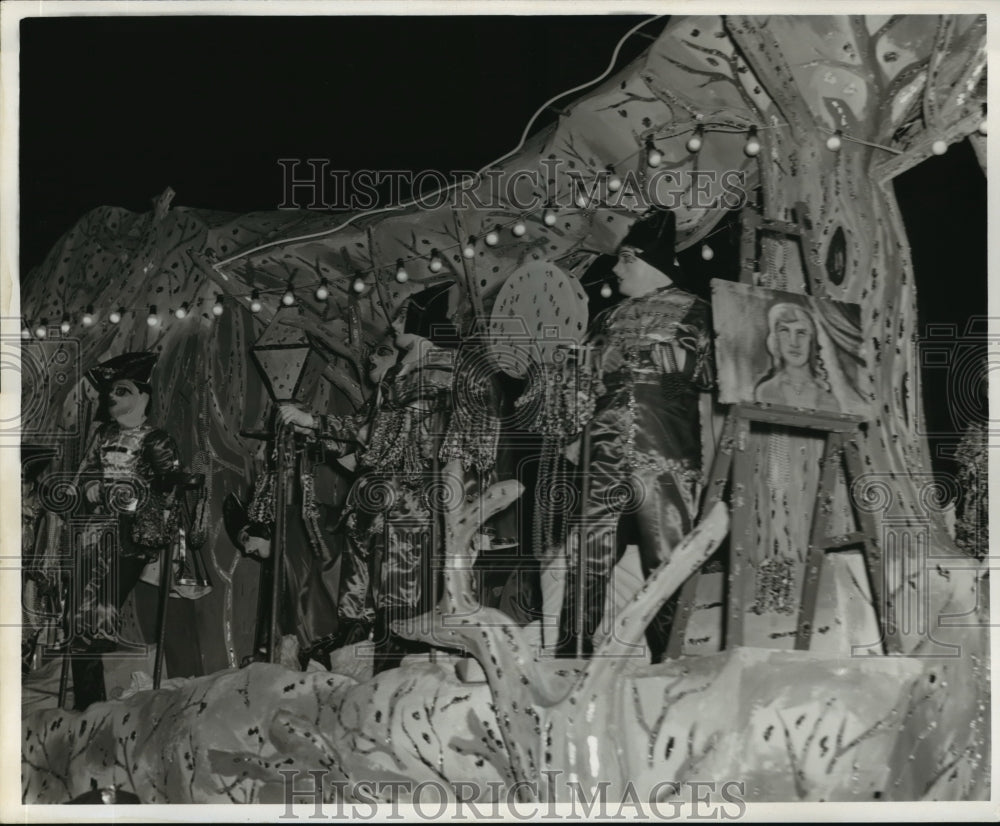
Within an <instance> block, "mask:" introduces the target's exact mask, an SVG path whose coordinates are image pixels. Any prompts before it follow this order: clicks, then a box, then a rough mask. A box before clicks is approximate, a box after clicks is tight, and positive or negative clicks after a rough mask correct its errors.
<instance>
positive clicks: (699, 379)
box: [557, 285, 713, 662]
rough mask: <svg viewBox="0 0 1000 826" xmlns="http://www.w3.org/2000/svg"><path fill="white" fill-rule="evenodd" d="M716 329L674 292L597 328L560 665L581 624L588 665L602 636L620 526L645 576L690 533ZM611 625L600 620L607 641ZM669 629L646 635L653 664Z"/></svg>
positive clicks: (624, 310) (620, 544)
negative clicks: (594, 390) (631, 536)
mask: <svg viewBox="0 0 1000 826" xmlns="http://www.w3.org/2000/svg"><path fill="white" fill-rule="evenodd" d="M710 329H711V328H710V321H709V306H708V304H707V303H706V302H704V301H702V300H701V299H700V298H697V297H696V296H694V295H692V294H691V293H688V292H686V291H684V290H681V289H679V288H677V287H674V286H672V285H671V286H667V287H662V288H660V289H658V290H655V291H653V292H652V293H648V294H646V295H643V296H638V297H635V298H630V299H626V300H625V301H623V302H622V303H621V304H618V305H617V306H615V307H613V308H612V309H610V310H608V311H607V312H606V313H604V314H602V315H601V316H599V317H598V318H597V320H596V321H595V323H594V330H593V333H592V334H591V339H592V341H593V342H594V344H595V345H596V346H597V347H598V348H599V368H598V369H599V370H600V377H601V382H602V383H603V390H599V391H598V397H597V399H596V405H595V409H594V415H593V418H592V420H591V423H590V453H589V461H588V463H587V467H586V472H587V473H588V474H589V491H588V496H587V500H586V502H585V503H584V507H583V514H584V516H583V524H582V530H583V532H584V534H585V535H586V537H587V542H586V553H585V560H584V562H583V570H584V575H583V583H582V589H581V587H580V580H579V573H578V571H579V559H578V556H577V554H578V552H576V551H575V548H576V547H578V546H577V545H576V544H575V542H574V534H576V536H579V532H578V531H571V535H570V541H569V543H568V553H567V555H566V564H567V577H566V588H565V596H564V599H563V609H562V615H561V618H560V639H559V644H558V645H557V652H558V653H559V655H560V656H570V657H572V656H575V654H576V651H577V630H576V629H577V628H578V625H579V621H580V620H581V619H582V633H583V641H582V651H583V653H584V654H585V655H589V654H591V653H592V652H593V646H594V639H595V635H597V636H601V633H599V632H601V626H602V622H601V621H602V617H603V614H604V605H605V597H606V592H607V583H608V579H609V577H610V575H611V571H612V568H613V567H614V565H615V564H616V563H617V561H618V560H619V559H620V557H621V554H622V553H623V552H624V548H625V541H624V534H623V532H622V530H621V524H620V523H621V521H622V517H623V516H627V517H633V518H634V522H635V528H636V530H637V539H638V545H639V554H640V558H641V561H642V568H643V573H644V576H648V575H649V574H650V572H651V571H653V570H654V569H655V568H657V567H659V565H660V564H661V563H662V562H664V561H666V560H667V559H669V557H670V553H671V550H672V549H673V548H674V547H675V546H676V545H677V543H678V542H679V541H680V540H681V538H682V537H684V536H685V535H686V534H687V533H689V532H690V530H691V528H692V526H693V524H694V520H695V518H696V513H697V507H698V501H699V498H700V493H701V487H702V478H701V467H700V465H701V432H700V420H699V412H698V393H699V391H700V390H703V389H708V388H709V387H710V386H711V384H712V381H713V370H712V363H711V355H710V354H711V339H710V335H709V330H710ZM578 527H579V526H578ZM581 596H582V611H581V610H580V608H581V604H580V597H581ZM612 619H613V618H611V617H606V618H604V623H603V626H604V633H606V632H607V630H608V629H610V627H611V620H612ZM668 622H669V615H668V614H667V612H666V611H664V609H661V610H660V612H659V614H658V615H657V616H656V618H654V620H653V622H652V623H651V624H650V626H649V629H648V630H647V639H648V641H649V643H650V647H651V655H652V659H653V661H654V662H656V661H657V660H658V659H659V657H660V656H661V655H662V653H663V650H664V649H665V647H666V641H667V637H668V631H669V628H668Z"/></svg>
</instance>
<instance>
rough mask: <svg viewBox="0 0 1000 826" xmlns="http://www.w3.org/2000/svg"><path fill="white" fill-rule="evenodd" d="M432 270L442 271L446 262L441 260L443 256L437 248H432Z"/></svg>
mask: <svg viewBox="0 0 1000 826" xmlns="http://www.w3.org/2000/svg"><path fill="white" fill-rule="evenodd" d="M429 266H430V270H431V272H441V268H442V267H444V263H443V262H442V261H441V256H440V255H439V254H438V251H437V250H431V263H430V265H429Z"/></svg>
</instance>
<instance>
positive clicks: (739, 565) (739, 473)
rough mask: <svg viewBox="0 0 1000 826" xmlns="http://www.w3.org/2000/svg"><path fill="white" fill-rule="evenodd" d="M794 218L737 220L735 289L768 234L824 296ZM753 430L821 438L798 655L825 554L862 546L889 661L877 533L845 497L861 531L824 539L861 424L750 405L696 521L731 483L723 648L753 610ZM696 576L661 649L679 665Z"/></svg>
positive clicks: (805, 225) (852, 464) (728, 431)
mask: <svg viewBox="0 0 1000 826" xmlns="http://www.w3.org/2000/svg"><path fill="white" fill-rule="evenodd" d="M794 212H795V216H794V218H795V220H793V221H778V220H773V219H767V218H764V217H762V216H761V215H760V214H759V213H758V212H757V211H756V210H755V209H753V208H752V207H747V208H746V209H744V210H743V212H742V215H741V223H742V227H743V231H742V234H741V237H740V262H741V265H740V281H741V282H742V283H744V284H753V280H754V279H753V273H754V270H755V269H756V248H757V240H758V234H759V233H760V232H767V233H771V234H775V235H779V236H784V237H785V238H786V239H789V240H791V241H793V242H795V243H796V244H797V246H798V247H799V252H800V254H801V257H802V266H803V271H804V273H805V276H806V282H807V285H808V287H809V289H810V292H811V293H812V294H813V295H814V296H818V297H821V296H823V295H825V292H826V290H825V287H824V285H823V280H822V273H821V272H820V269H819V265H818V263H817V262H816V261H815V260H814V259H813V258H812V256H810V255H809V251H808V249H807V248H806V246H807V245H806V241H807V238H808V232H809V230H810V229H811V226H812V225H811V223H810V221H809V215H808V210H807V208H806V205H805V204H804V203H801V202H799V203H796V205H795V210H794ZM753 422H757V423H761V424H769V425H778V426H781V427H791V428H797V429H800V430H808V431H813V432H816V433H826V443H825V447H824V451H823V459H822V470H821V473H820V481H819V486H818V488H817V491H816V500H815V504H814V508H813V514H812V524H811V526H810V531H809V547H808V552H807V557H806V568H805V577H804V580H803V586H802V597H801V601H800V603H799V611H798V622H797V627H796V635H795V648H796V650H808V648H809V643H810V641H811V639H812V633H813V626H814V622H815V617H816V602H817V598H818V595H819V581H820V574H821V573H822V569H823V563H824V560H825V558H826V553H827V552H828V551H832V550H842V549H844V548H850V547H857V546H861V548H862V553H863V555H864V559H865V567H866V570H867V572H868V580H869V585H870V587H871V594H872V597H873V602H874V606H875V613H876V616H877V617H878V620H879V624H880V625H881V627H882V629H883V634H884V641H885V647H886V651H887V653H895V652H898V651H900V650H901V642H900V638H899V631H898V629H897V628H896V627H895V623H887V622H886V617H884V616H882V615H881V614H882V610H883V607H884V606H885V602H884V596H883V595H884V586H885V583H884V574H883V570H882V558H881V550H880V548H879V545H878V543H877V542H876V541H875V536H876V527H875V522H874V519H873V518H872V514H871V513H869V512H867V511H865V510H863V509H861V508H858V507H857V504H856V503H855V502H854V501H853V499H851V497H850V496H848V499H849V500H850V506H851V509H852V511H853V513H854V517H855V520H856V522H857V525H858V526H859V528H860V530H858V531H855V532H853V533H849V534H845V535H840V536H828V535H827V522H828V519H827V518H826V517H827V515H828V514H829V513H830V512H831V510H832V501H833V493H834V487H835V485H836V482H837V468H838V467H840V466H843V467H844V471H845V476H844V478H845V480H846V481H847V485H848V490H850V486H851V481H852V480H853V479H857V478H859V477H860V476H861V475H862V473H863V466H862V462H861V459H860V456H859V453H858V445H857V441H856V436H857V434H858V432H859V427H860V426H861V425H862V423H863V419H862V417H860V416H849V415H846V414H838V413H821V412H814V411H802V410H797V409H794V408H783V407H780V406H777V405H756V404H736V405H733V406H732V407H731V408H730V410H729V413H728V414H727V416H726V422H725V425H724V427H723V430H722V435H721V437H720V440H719V445H718V447H717V450H716V453H715V458H714V460H713V462H712V469H711V473H710V474H709V481H708V487H707V490H706V491H705V499H704V502H703V504H702V508H701V513H700V514H699V519H700V518H701V517H703V516H704V515H705V514H707V513H708V512H709V511H710V510H711V508H712V507H713V506H714V505H715V503H716V502H718V501H719V500H720V499H721V498H722V496H723V493H724V491H725V489H726V486H727V484H728V483H729V482H730V481H732V497H731V510H732V523H731V524H732V531H731V536H730V549H729V565H730V568H729V596H728V599H727V601H726V621H725V628H726V636H725V640H726V646H727V647H732V646H735V645H743V644H744V628H743V621H744V618H745V616H746V613H747V611H748V610H749V606H750V605H751V603H752V601H751V599H750V594H749V589H750V587H751V584H752V583H753V581H754V579H753V578H752V577H748V576H747V569H748V564H747V563H748V553H749V550H750V549H749V543H750V542H751V541H752V540H753V518H754V513H753V503H752V502H750V501H749V494H750V492H751V491H752V485H753V481H754V479H753V468H752V466H751V460H750V455H749V442H750V425H751V423H753ZM842 460H843V462H842ZM699 573H700V572H697V573H695V574H693V575H692V576H691V577H690V578H689V579H688V580H687V582H685V583H684V586H683V587H682V588H681V593H680V597H679V599H678V604H677V610H676V612H675V615H674V622H673V626H672V627H671V631H670V640H669V642H668V644H667V656H668V657H671V658H677V657H679V656H681V653H682V651H683V647H684V637H685V634H686V633H687V626H688V622H689V620H690V618H691V614H692V612H693V610H694V602H695V595H696V591H697V584H698V576H699Z"/></svg>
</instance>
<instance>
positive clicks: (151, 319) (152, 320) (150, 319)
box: [146, 304, 160, 327]
mask: <svg viewBox="0 0 1000 826" xmlns="http://www.w3.org/2000/svg"><path fill="white" fill-rule="evenodd" d="M146 323H147V324H148V325H149V326H150V327H155V326H156V325H157V324H159V323H160V319H159V318H158V317H157V315H156V305H155V304H150V305H149V315H147V316H146Z"/></svg>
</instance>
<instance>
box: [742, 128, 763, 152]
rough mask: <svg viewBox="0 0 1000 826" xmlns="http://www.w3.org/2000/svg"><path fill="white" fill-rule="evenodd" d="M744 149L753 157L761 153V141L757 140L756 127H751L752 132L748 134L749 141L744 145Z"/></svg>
mask: <svg viewBox="0 0 1000 826" xmlns="http://www.w3.org/2000/svg"><path fill="white" fill-rule="evenodd" d="M743 151H744V152H745V153H746V154H747V155H748V156H749V157H751V158H753V157H756V156H757V155H758V154H760V141H759V140H757V130H756V129H754V128H751V129H750V134H749V135H748V136H747V142H746V144H745V145H744V147H743Z"/></svg>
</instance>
